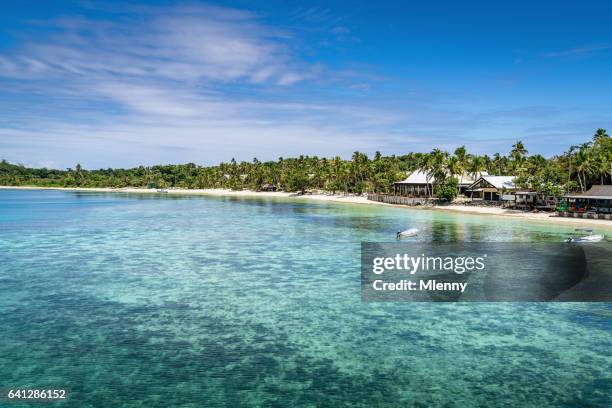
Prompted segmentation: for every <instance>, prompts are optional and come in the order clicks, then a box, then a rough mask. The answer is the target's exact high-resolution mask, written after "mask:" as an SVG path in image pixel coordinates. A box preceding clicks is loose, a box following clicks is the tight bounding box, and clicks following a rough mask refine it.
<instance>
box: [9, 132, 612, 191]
mask: <svg viewBox="0 0 612 408" xmlns="http://www.w3.org/2000/svg"><path fill="white" fill-rule="evenodd" d="M415 170H420V171H422V172H424V173H425V174H426V175H427V176H428V177H430V179H432V180H435V183H434V184H433V188H432V191H431V194H432V195H434V194H435V195H438V196H443V197H446V198H449V199H452V198H454V196H455V192H456V189H457V185H458V184H459V183H460V182H461V181H462V180H461V179H462V178H463V177H465V176H466V175H469V176H471V177H472V178H477V177H478V175H479V174H481V173H482V172H488V174H491V175H515V176H517V183H518V184H519V185H520V186H521V187H524V188H530V189H533V190H536V191H538V192H542V193H546V194H548V195H560V194H561V193H563V192H573V191H585V190H586V189H588V187H589V186H590V185H592V184H612V173H611V172H612V139H611V138H610V136H609V135H608V134H607V132H606V131H605V130H604V129H598V130H597V132H596V133H595V135H594V136H593V137H592V140H591V141H589V142H587V143H584V144H581V145H575V146H570V148H569V149H568V150H567V151H566V152H565V153H563V154H561V155H557V156H554V157H551V158H548V159H547V158H545V157H543V156H541V155H539V154H534V155H529V152H528V150H527V149H526V147H525V146H524V144H523V143H522V142H521V141H517V142H516V143H515V144H514V145H513V146H512V149H511V151H510V152H509V153H508V154H506V155H503V154H500V153H496V154H494V155H492V156H489V155H486V154H485V155H478V154H472V153H469V152H468V151H467V149H466V148H465V146H461V147H459V148H457V149H455V151H454V152H452V153H451V152H445V151H442V150H440V149H434V150H432V151H431V152H429V153H408V154H405V155H397V156H396V155H392V156H383V155H382V154H381V153H380V152H376V154H375V155H374V156H373V157H368V156H367V155H366V154H364V153H361V152H355V153H353V155H352V157H351V158H350V159H349V160H343V159H342V158H340V157H338V156H336V157H334V158H324V157H317V156H299V157H296V158H283V157H281V158H279V159H278V160H276V161H266V162H262V161H259V160H258V159H256V158H255V159H253V160H252V161H251V162H245V161H242V162H237V161H236V160H234V159H232V160H231V161H230V162H229V163H220V164H219V165H217V166H208V167H205V166H198V165H196V164H194V163H187V164H177V165H157V166H146V167H145V166H139V167H135V168H130V169H111V168H108V169H99V170H85V169H83V168H82V167H81V165H80V164H77V165H76V166H75V167H74V168H68V169H66V170H54V169H46V168H29V167H25V166H22V165H18V164H11V163H8V162H7V161H6V160H2V161H1V162H0V184H1V185H9V186H24V185H30V186H43V187H116V188H120V187H148V188H193V189H200V188H229V189H233V190H241V189H251V190H259V189H261V188H262V187H264V186H273V187H275V188H277V189H279V190H284V191H296V192H305V191H308V190H319V191H329V192H332V193H340V192H344V193H347V194H348V193H353V194H362V193H373V192H375V193H386V192H390V191H392V189H393V183H394V182H396V181H399V180H402V179H404V178H405V177H406V175H407V174H408V173H410V172H412V171H415Z"/></svg>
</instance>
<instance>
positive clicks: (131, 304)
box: [0, 190, 612, 408]
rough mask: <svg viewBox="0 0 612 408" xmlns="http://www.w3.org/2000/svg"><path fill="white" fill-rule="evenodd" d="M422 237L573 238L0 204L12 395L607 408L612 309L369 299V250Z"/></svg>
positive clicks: (289, 204) (491, 225)
mask: <svg viewBox="0 0 612 408" xmlns="http://www.w3.org/2000/svg"><path fill="white" fill-rule="evenodd" d="M412 226H416V227H417V228H419V229H420V230H422V231H423V234H422V235H421V236H420V237H419V239H420V240H424V241H451V242H452V241H463V240H464V241H530V242H558V241H560V240H562V239H563V238H564V237H565V236H566V234H567V233H568V232H570V231H571V230H572V229H573V227H566V226H556V225H547V224H534V223H529V222H527V221H521V220H500V219H495V218H493V217H478V216H471V215H456V214H450V213H443V212H433V211H426V210H405V209H397V208H386V207H377V206H363V205H361V206H360V205H345V204H333V203H323V202H321V203H317V202H309V201H308V202H307V201H299V200H294V201H288V200H282V199H240V198H219V197H167V196H149V195H121V194H95V193H70V192H59V191H17V190H3V191H0V388H10V387H20V388H25V387H37V388H41V387H45V388H49V387H52V388H60V387H67V388H69V389H70V390H71V394H70V397H69V399H68V401H66V402H63V403H61V404H44V406H63V407H79V408H80V407H105V408H106V407H238V406H253V407H257V406H265V407H274V406H279V407H280V406H282V407H341V406H355V407H362V406H363V407H376V406H385V407H392V406H402V407H413V406H414V407H438V406H439V407H471V406H483V407H485V406H486V407H495V406H499V407H609V406H610V405H609V404H610V401H611V399H610V398H611V392H612V391H611V390H612V377H611V373H612V357H611V352H612V336H611V333H612V305H611V304H605V303H599V304H595V303H591V304H586V303H584V304H578V303H566V304H550V303H548V304H532V303H514V304H507V303H498V304H439V303H437V304H432V303H428V304H415V303H387V304H382V303H368V304H366V303H362V302H361V300H360V270H359V260H360V257H359V251H360V242H361V241H362V240H366V241H393V240H394V233H395V231H397V230H398V229H401V228H407V227H412ZM516 259H517V261H520V260H521V254H516ZM31 405H32V406H36V407H41V406H42V405H40V404H31ZM0 406H5V405H3V402H0ZM6 406H15V407H20V406H27V404H9V405H6Z"/></svg>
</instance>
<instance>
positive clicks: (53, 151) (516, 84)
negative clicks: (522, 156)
mask: <svg viewBox="0 0 612 408" xmlns="http://www.w3.org/2000/svg"><path fill="white" fill-rule="evenodd" d="M402 3H403V4H400V2H395V1H393V2H391V1H390V2H385V1H376V2H374V1H369V2H367V1H357V0H353V1H350V2H349V1H344V2H341V1H325V2H305V1H301V2H283V1H260V2H258V1H233V2H214V3H213V2H208V3H204V2H170V1H160V2H151V1H149V2H146V3H142V2H141V3H127V2H124V1H122V2H118V1H104V2H96V1H71V2H66V1H53V2H50V1H3V2H2V3H1V4H0V158H5V159H7V160H9V161H12V162H20V163H23V164H26V165H32V166H46V167H58V168H63V167H72V166H74V164H75V163H77V162H80V163H81V164H82V165H83V166H84V167H86V168H99V167H119V166H122V167H128V166H135V165H139V164H145V165H150V164H157V163H184V162H195V163H198V164H215V163H217V162H219V161H221V160H223V161H228V160H230V159H231V158H232V157H235V158H236V159H237V160H251V159H252V158H253V157H257V158H259V159H260V160H268V159H276V158H277V157H279V156H284V157H288V156H295V155H299V154H310V155H319V156H334V155H341V156H343V157H348V156H349V155H350V154H351V153H352V152H353V151H354V150H360V151H365V152H367V153H370V154H371V153H373V152H374V151H376V150H380V151H382V152H383V153H384V154H393V153H395V154H402V153H406V152H409V151H428V150H431V149H432V148H434V147H439V148H442V149H448V150H451V149H454V148H455V147H457V146H459V145H461V144H465V145H466V146H467V147H468V149H469V150H471V151H474V152H478V153H490V154H491V153H494V152H497V151H499V152H502V153H506V152H508V151H509V149H510V147H511V145H512V143H513V142H514V141H516V140H518V139H521V140H523V141H524V142H525V144H526V145H527V148H528V149H529V150H530V152H531V153H541V154H544V155H545V156H550V155H553V154H556V153H561V152H563V151H564V150H565V149H566V148H567V147H568V146H569V145H570V144H576V143H580V142H583V141H586V140H588V139H590V137H591V135H592V134H593V133H594V131H595V129H596V128H598V127H604V128H608V129H610V128H612V74H611V73H612V30H610V19H611V18H612V3H611V2H608V1H585V2H576V1H558V0H557V1H537V2H533V1H512V2H510V1H507V2H492V1H463V2H457V1H447V2H442V1H439V2H418V3H417V2H402ZM426 3H427V4H426Z"/></svg>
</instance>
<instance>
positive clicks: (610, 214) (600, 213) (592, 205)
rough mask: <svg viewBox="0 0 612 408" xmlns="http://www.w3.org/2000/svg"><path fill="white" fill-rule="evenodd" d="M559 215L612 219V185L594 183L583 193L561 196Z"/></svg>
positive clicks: (558, 208)
mask: <svg viewBox="0 0 612 408" xmlns="http://www.w3.org/2000/svg"><path fill="white" fill-rule="evenodd" d="M557 210H558V211H557V215H559V216H560V217H571V218H593V219H604V220H610V219H612V185H594V186H593V187H591V188H590V189H589V190H588V191H587V192H585V193H582V194H568V195H565V196H563V197H562V198H561V202H560V203H559V206H558V207H557Z"/></svg>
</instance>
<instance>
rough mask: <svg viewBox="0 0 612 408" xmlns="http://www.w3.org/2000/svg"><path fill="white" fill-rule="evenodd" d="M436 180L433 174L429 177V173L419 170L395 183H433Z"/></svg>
mask: <svg viewBox="0 0 612 408" xmlns="http://www.w3.org/2000/svg"><path fill="white" fill-rule="evenodd" d="M434 182H435V178H434V177H433V176H429V177H428V176H427V173H424V172H422V171H421V170H417V171H414V172H413V173H412V174H410V175H409V176H408V178H406V180H402V181H398V182H396V183H394V184H431V183H434Z"/></svg>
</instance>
